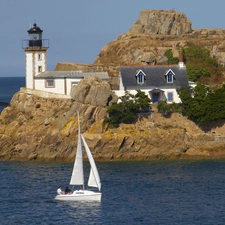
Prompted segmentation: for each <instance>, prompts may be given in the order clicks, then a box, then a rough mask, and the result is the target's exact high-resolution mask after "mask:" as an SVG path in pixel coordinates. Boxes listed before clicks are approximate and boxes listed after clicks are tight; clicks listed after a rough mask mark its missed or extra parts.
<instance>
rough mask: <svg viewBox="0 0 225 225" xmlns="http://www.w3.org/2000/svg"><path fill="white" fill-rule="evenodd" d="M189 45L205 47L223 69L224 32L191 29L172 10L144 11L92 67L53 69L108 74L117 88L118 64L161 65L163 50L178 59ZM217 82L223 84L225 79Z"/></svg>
mask: <svg viewBox="0 0 225 225" xmlns="http://www.w3.org/2000/svg"><path fill="white" fill-rule="evenodd" d="M190 42H192V43H195V44H197V45H199V46H201V47H205V48H207V49H208V50H209V51H210V53H211V56H212V57H213V58H215V59H216V60H217V61H218V63H219V64H220V65H222V66H223V67H224V65H225V30H223V29H199V30H196V29H192V23H191V21H189V20H188V19H187V17H186V16H185V14H183V13H179V12H174V11H173V10H143V11H141V12H140V14H139V17H138V19H137V21H136V22H135V23H134V24H133V25H132V26H131V28H130V30H129V31H128V32H126V33H124V34H121V35H119V37H118V38H117V39H116V40H113V41H111V42H110V43H108V44H107V45H106V46H104V47H103V48H102V50H101V51H100V53H99V55H98V56H97V57H96V59H95V61H94V63H93V64H91V65H81V64H76V63H68V64H67V63H58V64H57V66H56V70H65V69H71V70H73V69H76V68H79V69H81V70H84V71H86V70H88V71H102V70H104V71H108V72H109V76H110V84H111V87H112V88H113V89H117V88H118V74H119V66H120V65H146V64H152V63H155V62H156V63H157V64H164V63H166V62H167V58H166V57H165V56H164V53H165V51H166V50H168V49H172V52H173V55H174V57H177V56H178V49H179V48H185V47H186V46H187V44H188V43H190ZM220 80H221V84H222V83H223V82H224V79H222V78H221V79H220ZM211 82H212V85H213V82H214V81H213V80H211Z"/></svg>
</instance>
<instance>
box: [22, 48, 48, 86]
mask: <svg viewBox="0 0 225 225" xmlns="http://www.w3.org/2000/svg"><path fill="white" fill-rule="evenodd" d="M46 69H47V68H46V51H37V52H36V51H26V88H32V89H35V88H36V87H35V83H34V77H35V76H36V75H37V74H39V73H41V72H44V71H45V70H46Z"/></svg>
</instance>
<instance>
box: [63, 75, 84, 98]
mask: <svg viewBox="0 0 225 225" xmlns="http://www.w3.org/2000/svg"><path fill="white" fill-rule="evenodd" d="M80 81H81V78H66V95H70V92H71V88H72V86H73V85H77V84H78V83H79V82H80Z"/></svg>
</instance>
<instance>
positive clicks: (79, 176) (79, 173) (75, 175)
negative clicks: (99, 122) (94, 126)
mask: <svg viewBox="0 0 225 225" xmlns="http://www.w3.org/2000/svg"><path fill="white" fill-rule="evenodd" d="M70 185H84V171H83V155H82V145H81V133H80V122H79V114H78V141H77V153H76V159H75V162H74V166H73V172H72V176H71V179H70Z"/></svg>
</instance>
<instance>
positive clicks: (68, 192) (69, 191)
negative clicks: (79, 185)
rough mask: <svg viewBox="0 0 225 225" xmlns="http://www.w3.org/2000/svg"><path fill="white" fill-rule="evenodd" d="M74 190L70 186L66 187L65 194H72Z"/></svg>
mask: <svg viewBox="0 0 225 225" xmlns="http://www.w3.org/2000/svg"><path fill="white" fill-rule="evenodd" d="M72 193H73V192H72V191H71V190H70V189H69V188H68V187H66V188H65V194H66V195H68V194H72Z"/></svg>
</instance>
